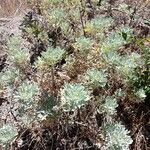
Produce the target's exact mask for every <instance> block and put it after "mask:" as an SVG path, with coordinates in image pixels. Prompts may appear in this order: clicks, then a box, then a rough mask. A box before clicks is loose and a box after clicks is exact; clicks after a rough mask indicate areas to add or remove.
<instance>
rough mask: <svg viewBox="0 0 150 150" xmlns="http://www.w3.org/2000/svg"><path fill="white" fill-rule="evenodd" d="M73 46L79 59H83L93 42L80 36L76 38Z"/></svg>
mask: <svg viewBox="0 0 150 150" xmlns="http://www.w3.org/2000/svg"><path fill="white" fill-rule="evenodd" d="M74 45H75V47H76V49H77V51H78V52H79V54H80V55H81V57H82V56H83V57H84V56H86V55H87V54H88V53H89V51H90V49H92V45H93V41H92V40H91V39H90V38H86V37H84V36H81V37H78V38H76V43H75V44H74Z"/></svg>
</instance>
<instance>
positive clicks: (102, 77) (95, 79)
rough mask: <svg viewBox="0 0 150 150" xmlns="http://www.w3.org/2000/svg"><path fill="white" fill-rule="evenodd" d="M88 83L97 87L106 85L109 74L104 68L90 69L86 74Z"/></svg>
mask: <svg viewBox="0 0 150 150" xmlns="http://www.w3.org/2000/svg"><path fill="white" fill-rule="evenodd" d="M85 79H86V80H87V83H88V84H89V85H91V86H93V87H95V88H97V87H104V86H105V85H106V83H107V74H106V72H105V71H104V70H98V69H96V68H92V69H88V70H87V72H86V75H85Z"/></svg>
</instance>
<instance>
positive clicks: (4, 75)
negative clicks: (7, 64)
mask: <svg viewBox="0 0 150 150" xmlns="http://www.w3.org/2000/svg"><path fill="white" fill-rule="evenodd" d="M19 74H20V72H19V70H18V69H16V68H8V69H7V70H6V71H3V72H1V73H0V80H1V81H0V82H1V84H3V86H8V85H12V84H13V83H14V82H15V79H16V78H17V77H18V76H19Z"/></svg>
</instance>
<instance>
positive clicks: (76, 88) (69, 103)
mask: <svg viewBox="0 0 150 150" xmlns="http://www.w3.org/2000/svg"><path fill="white" fill-rule="evenodd" d="M89 100H90V94H89V92H88V90H86V88H85V87H84V86H83V85H81V84H77V83H76V84H69V83H66V84H65V85H64V88H63V89H61V106H62V107H63V109H64V110H65V111H74V110H75V109H79V108H81V106H84V105H85V104H86V103H87V101H89Z"/></svg>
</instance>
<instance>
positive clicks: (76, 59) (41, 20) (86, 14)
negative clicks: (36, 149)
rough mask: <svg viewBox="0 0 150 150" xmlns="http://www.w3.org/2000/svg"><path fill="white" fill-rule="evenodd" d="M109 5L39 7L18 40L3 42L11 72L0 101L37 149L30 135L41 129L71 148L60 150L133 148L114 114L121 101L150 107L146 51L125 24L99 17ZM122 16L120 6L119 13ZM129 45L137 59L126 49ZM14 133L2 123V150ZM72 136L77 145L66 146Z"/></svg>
mask: <svg viewBox="0 0 150 150" xmlns="http://www.w3.org/2000/svg"><path fill="white" fill-rule="evenodd" d="M108 5H110V2H109V1H107V2H106V3H104V1H102V2H101V1H96V0H94V1H88V0H87V1H82V0H64V1H61V0H44V1H42V2H41V3H40V7H38V8H37V9H39V10H40V13H38V14H37V13H35V12H30V13H28V15H27V16H26V19H25V18H24V22H23V24H22V27H21V29H22V34H23V35H22V37H15V36H14V37H12V38H11V39H10V40H9V41H8V62H9V64H8V66H7V67H6V68H5V69H4V70H3V71H2V72H1V73H0V95H2V96H4V97H6V99H7V102H8V103H9V104H11V105H12V106H11V108H10V109H11V110H10V112H11V113H10V114H11V116H13V118H14V121H15V122H16V124H17V125H14V126H16V127H19V129H20V130H22V129H25V128H27V129H31V132H32V133H33V135H34V136H33V137H34V138H35V137H38V138H39V139H38V140H37V141H38V142H39V143H40V140H42V138H41V137H42V136H41V137H40V136H38V135H39V134H40V133H39V132H38V133H37V132H36V133H37V135H35V134H36V133H35V132H34V129H35V128H38V129H39V128H42V127H45V126H46V127H47V128H50V130H51V133H52V135H55V138H56V139H59V138H60V137H61V140H60V141H61V142H62V140H63V138H64V143H65V142H66V143H67V142H71V144H70V145H69V144H68V143H67V144H64V143H63V142H62V143H61V142H60V143H61V144H62V145H63V146H62V147H63V149H65V148H66V147H67V148H66V149H76V148H77V149H88V147H90V146H89V145H90V144H88V143H93V146H95V147H96V148H95V149H101V148H104V149H108V150H128V149H130V145H131V144H132V142H133V140H132V138H131V136H130V131H128V129H126V126H124V125H123V123H122V122H121V121H120V119H119V117H117V113H118V111H117V108H118V107H119V103H120V102H123V101H124V100H125V99H128V101H129V102H130V101H132V102H133V103H137V102H138V103H144V101H146V100H148V97H149V96H150V70H149V65H150V55H149V54H150V49H149V48H148V47H147V46H146V45H145V41H146V40H147V39H146V38H143V39H140V38H138V37H137V36H136V35H135V34H134V32H133V28H132V27H131V26H130V24H123V25H122V26H121V27H117V24H116V23H115V21H116V20H115V18H114V17H113V16H112V15H111V14H110V13H108V14H107V15H103V16H100V11H101V9H103V8H105V7H106V6H108ZM106 8H107V7H106ZM107 9H108V10H110V11H112V8H110V7H108V8H107ZM125 9H127V7H126V5H121V6H120V7H119V9H118V10H121V11H124V10H125ZM108 10H107V12H108ZM130 11H131V10H130ZM130 11H129V12H127V13H128V14H129V15H131V13H133V12H132V11H131V12H130ZM108 15H109V16H108ZM115 26H116V27H115ZM26 42H27V43H28V44H24V43H26ZM132 44H135V45H136V46H137V47H138V51H133V50H132V49H131V48H128V49H127V48H126V47H129V46H130V45H132ZM117 82H118V84H117ZM118 85H121V86H118ZM99 115H100V116H102V119H98V118H97V116H99ZM97 122H100V123H97ZM56 124H57V125H56ZM14 126H12V125H11V124H10V123H9V121H8V122H7V121H6V124H3V125H2V127H1V128H0V142H1V144H2V145H3V146H4V147H6V145H7V143H9V142H10V141H11V139H13V138H14V137H15V136H16V135H17V130H16V128H15V127H14ZM56 126H57V130H60V131H56ZM76 126H77V128H78V129H77V131H76V130H75V127H76ZM71 128H73V131H74V132H73V131H72V130H71ZM61 131H62V132H61ZM71 131H72V132H73V133H72V134H73V135H72V137H71V138H72V139H73V140H75V138H76V137H77V138H78V137H79V139H77V140H76V141H77V142H76V143H75V142H74V141H72V140H70V139H69V140H68V139H67V138H68V137H69V138H70V132H71ZM56 132H58V134H56ZM66 132H67V133H66ZM78 132H81V133H78ZM85 132H86V133H85ZM74 134H75V135H74ZM62 135H63V136H64V137H62ZM47 136H48V135H47ZM56 136H57V137H56ZM92 137H94V138H92ZM52 138H53V137H52ZM65 138H66V140H65ZM80 139H81V141H80ZM83 139H84V140H85V139H88V141H89V142H87V141H85V142H82V140H83ZM84 140H83V141H84ZM97 141H99V142H100V144H99V143H98V142H97ZM42 142H43V141H42ZM42 142H41V143H42ZM32 144H33V143H32V142H31V143H30V145H32ZM33 145H34V144H33ZM35 145H36V144H35ZM51 148H52V149H53V143H51ZM45 149H46V148H45ZM54 149H55V148H54ZM58 149H59V148H58Z"/></svg>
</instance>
